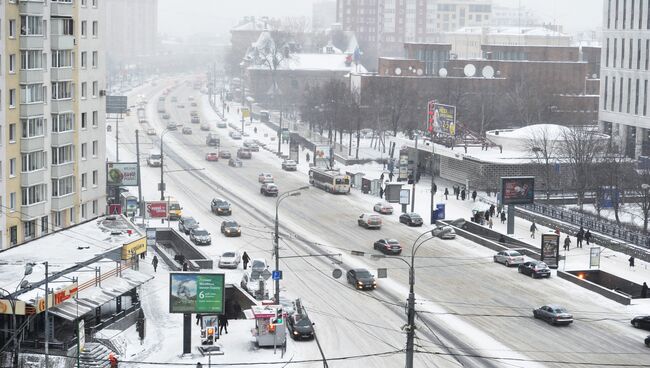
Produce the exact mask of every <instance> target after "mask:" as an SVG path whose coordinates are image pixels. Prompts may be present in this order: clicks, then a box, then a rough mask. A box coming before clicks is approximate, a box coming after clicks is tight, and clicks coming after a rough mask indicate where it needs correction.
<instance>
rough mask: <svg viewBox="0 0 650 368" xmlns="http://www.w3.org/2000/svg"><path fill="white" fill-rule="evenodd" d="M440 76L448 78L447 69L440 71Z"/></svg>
mask: <svg viewBox="0 0 650 368" xmlns="http://www.w3.org/2000/svg"><path fill="white" fill-rule="evenodd" d="M438 75H439V76H441V77H443V78H444V77H446V76H447V69H445V68H440V70H439V71H438Z"/></svg>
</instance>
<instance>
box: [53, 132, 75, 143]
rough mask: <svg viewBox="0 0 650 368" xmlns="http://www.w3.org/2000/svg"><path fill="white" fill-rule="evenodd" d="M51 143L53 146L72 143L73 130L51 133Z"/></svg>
mask: <svg viewBox="0 0 650 368" xmlns="http://www.w3.org/2000/svg"><path fill="white" fill-rule="evenodd" d="M50 140H51V145H52V146H54V147H61V146H67V145H70V144H73V143H74V131H72V130H70V131H67V132H61V133H52V135H51V136H50Z"/></svg>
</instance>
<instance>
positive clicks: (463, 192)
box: [460, 189, 465, 201]
mask: <svg viewBox="0 0 650 368" xmlns="http://www.w3.org/2000/svg"><path fill="white" fill-rule="evenodd" d="M460 199H462V200H463V201H464V200H465V189H463V190H461V191H460Z"/></svg>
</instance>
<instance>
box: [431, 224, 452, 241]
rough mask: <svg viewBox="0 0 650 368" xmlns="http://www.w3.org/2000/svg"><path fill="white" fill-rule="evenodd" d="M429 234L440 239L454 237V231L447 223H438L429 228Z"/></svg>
mask: <svg viewBox="0 0 650 368" xmlns="http://www.w3.org/2000/svg"><path fill="white" fill-rule="evenodd" d="M431 234H432V235H433V236H437V237H438V238H440V239H456V231H455V230H454V228H453V227H451V226H449V225H440V226H438V227H436V228H435V229H433V230H431Z"/></svg>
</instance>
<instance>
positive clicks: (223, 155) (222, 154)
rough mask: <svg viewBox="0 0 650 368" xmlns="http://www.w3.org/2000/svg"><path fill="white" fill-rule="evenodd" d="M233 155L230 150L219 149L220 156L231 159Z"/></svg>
mask: <svg viewBox="0 0 650 368" xmlns="http://www.w3.org/2000/svg"><path fill="white" fill-rule="evenodd" d="M231 157H232V155H231V154H230V151H225V150H223V151H222V150H220V151H219V158H225V159H229V158H231Z"/></svg>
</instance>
